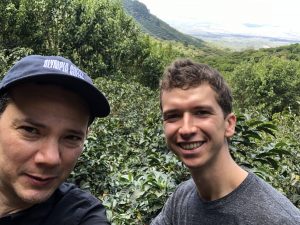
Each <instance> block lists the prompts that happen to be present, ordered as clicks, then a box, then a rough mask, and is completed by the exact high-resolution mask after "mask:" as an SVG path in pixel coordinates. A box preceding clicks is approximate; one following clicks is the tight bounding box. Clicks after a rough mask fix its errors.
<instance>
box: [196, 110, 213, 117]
mask: <svg viewBox="0 0 300 225" xmlns="http://www.w3.org/2000/svg"><path fill="white" fill-rule="evenodd" d="M195 114H196V115H199V116H205V115H209V114H211V113H210V112H209V111H207V110H198V111H196V112H195Z"/></svg>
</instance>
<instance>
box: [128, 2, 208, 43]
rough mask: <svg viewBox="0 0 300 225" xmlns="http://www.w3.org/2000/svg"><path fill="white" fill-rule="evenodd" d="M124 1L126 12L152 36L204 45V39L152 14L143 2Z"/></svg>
mask: <svg viewBox="0 0 300 225" xmlns="http://www.w3.org/2000/svg"><path fill="white" fill-rule="evenodd" d="M122 3H123V6H124V9H125V10H126V12H127V13H128V14H129V15H131V16H132V17H133V18H134V19H135V20H136V21H137V22H138V24H139V25H140V27H141V29H142V30H143V31H144V32H146V33H148V34H150V35H151V36H154V37H157V38H160V39H163V40H174V41H179V42H182V43H184V44H186V45H188V44H190V45H194V46H197V47H201V46H203V44H204V41H203V40H201V39H198V38H195V37H192V36H189V35H186V34H183V33H181V32H179V31H177V30H176V29H174V28H173V27H171V26H169V25H168V24H167V23H165V22H164V21H162V20H160V19H158V18H157V17H156V16H154V15H152V14H151V13H150V12H149V10H148V8H147V7H146V6H145V5H144V4H143V3H141V2H138V1H136V0H123V1H122Z"/></svg>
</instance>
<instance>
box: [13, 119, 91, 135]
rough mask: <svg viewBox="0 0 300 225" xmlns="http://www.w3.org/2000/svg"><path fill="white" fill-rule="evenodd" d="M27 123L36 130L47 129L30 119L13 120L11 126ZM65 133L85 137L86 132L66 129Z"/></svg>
mask: <svg viewBox="0 0 300 225" xmlns="http://www.w3.org/2000/svg"><path fill="white" fill-rule="evenodd" d="M24 122H25V123H28V124H31V125H33V126H35V127H38V128H47V126H46V125H44V124H42V123H39V122H37V121H35V120H34V119H31V118H24V119H15V120H14V121H13V126H17V125H19V124H21V123H24ZM65 131H66V132H68V133H73V134H76V135H80V136H85V135H86V132H84V131H83V130H81V129H73V128H68V129H66V130H65Z"/></svg>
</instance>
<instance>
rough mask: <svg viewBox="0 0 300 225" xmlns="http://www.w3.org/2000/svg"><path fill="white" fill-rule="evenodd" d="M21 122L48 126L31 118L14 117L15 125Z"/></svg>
mask: <svg viewBox="0 0 300 225" xmlns="http://www.w3.org/2000/svg"><path fill="white" fill-rule="evenodd" d="M20 123H29V124H32V125H33V126H36V127H41V128H44V127H46V126H45V125H44V124H42V123H39V122H37V121H35V120H33V119H31V118H23V119H14V120H13V122H12V124H13V125H19V124H20Z"/></svg>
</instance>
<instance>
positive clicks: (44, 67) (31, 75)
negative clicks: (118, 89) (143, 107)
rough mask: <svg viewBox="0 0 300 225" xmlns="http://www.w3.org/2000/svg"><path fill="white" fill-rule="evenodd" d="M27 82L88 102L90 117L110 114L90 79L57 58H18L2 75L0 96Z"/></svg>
mask: <svg viewBox="0 0 300 225" xmlns="http://www.w3.org/2000/svg"><path fill="white" fill-rule="evenodd" d="M27 81H30V82H45V83H47V82H49V83H56V84H60V85H62V86H65V87H67V88H69V89H71V90H72V91H74V92H75V93H77V94H78V95H80V96H82V97H83V99H84V100H85V101H86V102H87V103H88V105H89V107H90V111H91V115H92V116H93V117H105V116H107V115H108V114H109V113H110V106H109V103H108V101H107V99H106V97H105V96H104V95H103V94H102V92H101V91H99V90H98V89H97V88H96V86H95V85H94V84H93V81H92V79H91V78H90V77H89V76H88V75H87V74H86V73H84V72H83V71H81V70H80V69H79V68H78V67H77V66H75V65H74V64H73V63H72V62H71V61H70V60H68V59H65V58H63V57H61V56H41V55H30V56H26V57H24V58H22V59H21V60H20V61H18V62H17V63H16V64H15V65H14V66H13V67H12V68H11V69H10V70H9V71H8V72H7V73H6V74H5V76H4V78H3V79H2V81H1V83H0V94H1V93H3V92H6V91H7V89H8V88H9V87H12V86H14V85H16V84H19V83H21V82H27Z"/></svg>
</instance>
